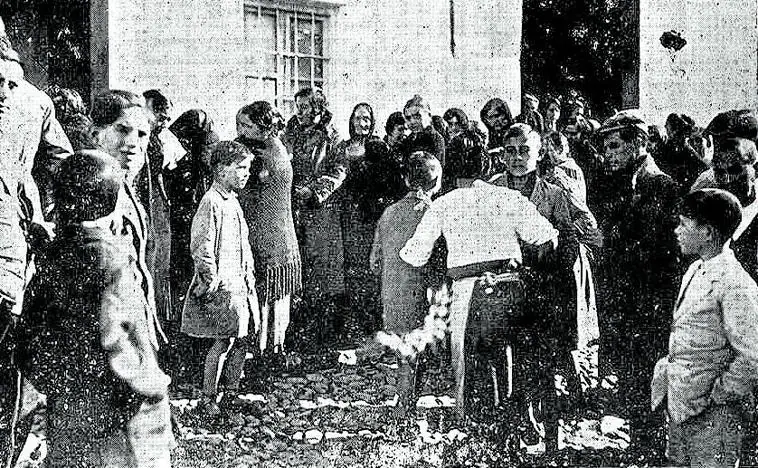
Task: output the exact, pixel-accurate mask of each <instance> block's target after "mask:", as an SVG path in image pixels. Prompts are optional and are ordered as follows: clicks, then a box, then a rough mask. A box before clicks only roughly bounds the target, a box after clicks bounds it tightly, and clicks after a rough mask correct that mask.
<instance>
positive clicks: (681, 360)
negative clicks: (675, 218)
mask: <svg viewBox="0 0 758 468" xmlns="http://www.w3.org/2000/svg"><path fill="white" fill-rule="evenodd" d="M680 213H681V214H680V216H679V225H678V227H677V228H676V230H675V233H676V237H677V241H678V243H679V246H680V248H681V251H682V254H683V255H685V256H697V257H698V259H697V260H696V261H695V262H694V263H692V265H691V266H690V267H689V269H688V270H687V273H685V275H684V277H683V279H682V285H681V288H680V289H679V296H678V299H677V301H676V305H675V312H674V318H673V323H672V326H671V336H670V338H669V353H668V355H667V356H665V357H664V358H662V359H661V360H660V361H658V363H657V364H656V366H655V373H654V376H653V381H652V407H653V410H655V409H657V408H658V407H660V406H661V404H662V403H663V401H664V400H667V410H668V415H669V422H670V424H669V453H668V455H669V458H671V459H672V460H673V461H674V462H675V463H676V464H687V463H689V464H690V465H691V466H724V467H727V466H735V465H736V463H737V462H738V460H739V453H740V445H741V439H742V436H743V433H744V421H743V418H744V416H745V415H744V410H743V408H747V406H746V405H750V406H752V407H754V406H755V405H754V404H750V403H751V399H752V390H753V382H754V380H755V377H756V365H757V364H758V287H757V286H756V284H755V282H754V281H753V280H752V279H751V277H750V275H749V274H748V273H747V272H746V271H745V269H744V268H743V267H742V265H740V263H739V262H738V261H737V259H736V258H735V257H734V252H733V251H732V249H731V248H729V239H730V238H731V237H732V235H733V234H734V232H735V230H736V229H737V227H738V226H739V224H740V221H741V219H742V213H741V208H740V203H739V201H738V200H737V198H735V197H734V196H733V195H731V194H730V193H728V192H725V191H723V190H718V189H703V190H696V191H694V192H691V193H689V194H687V195H686V196H685V197H684V198H683V199H682V202H681V211H680Z"/></svg>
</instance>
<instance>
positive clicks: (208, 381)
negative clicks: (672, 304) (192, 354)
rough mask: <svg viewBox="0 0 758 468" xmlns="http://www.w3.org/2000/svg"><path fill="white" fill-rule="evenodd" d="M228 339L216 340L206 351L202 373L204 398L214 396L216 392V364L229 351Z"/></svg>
mask: <svg viewBox="0 0 758 468" xmlns="http://www.w3.org/2000/svg"><path fill="white" fill-rule="evenodd" d="M229 342H230V339H229V338H216V340H215V341H214V342H213V346H211V349H209V350H208V354H207V355H206V356H205V369H204V371H203V393H204V394H205V395H206V396H211V395H215V394H216V393H217V391H218V389H217V387H216V376H217V375H218V363H219V361H220V360H221V355H222V354H224V353H225V352H226V350H227V349H229Z"/></svg>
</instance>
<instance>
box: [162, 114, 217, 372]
mask: <svg viewBox="0 0 758 468" xmlns="http://www.w3.org/2000/svg"><path fill="white" fill-rule="evenodd" d="M213 127H214V125H213V120H212V119H211V118H210V116H208V114H207V113H206V112H205V111H204V110H201V109H191V110H188V111H187V112H185V113H183V114H182V115H180V116H179V118H177V119H176V120H175V121H174V122H173V123H172V124H171V125H170V126H169V128H168V129H169V130H170V131H171V133H173V134H174V136H176V138H177V139H178V140H179V142H180V143H181V144H182V147H183V148H184V149H185V150H186V151H187V154H186V155H185V156H184V157H183V158H181V159H179V161H177V163H176V167H174V168H172V169H169V170H167V171H165V173H164V180H165V182H166V191H167V194H168V198H169V200H170V201H171V212H170V223H171V260H170V265H171V293H172V294H173V300H172V304H173V305H174V306H175V307H178V309H177V310H175V311H174V312H175V316H177V317H179V316H181V308H182V306H183V305H184V300H185V299H186V297H185V296H186V294H187V290H188V289H189V285H190V282H191V281H192V275H193V274H194V263H193V261H192V255H191V252H190V230H191V229H190V228H191V226H192V218H193V216H195V211H197V206H198V204H199V203H200V200H201V199H202V198H203V195H204V194H205V192H206V191H207V190H208V188H209V187H210V185H211V176H210V169H209V166H208V155H209V154H210V148H212V147H213V145H215V144H216V143H218V141H219V138H218V135H217V134H216V132H215V131H214V130H213ZM176 340H177V341H178V342H177V343H176V346H177V348H178V351H177V356H176V358H177V360H178V361H179V362H178V363H177V364H175V365H176V366H177V367H178V368H177V369H175V372H177V381H176V382H174V383H175V384H178V385H180V386H181V384H182V383H184V382H199V381H200V380H201V377H200V376H201V375H202V372H203V369H202V363H203V359H204V358H205V353H204V352H203V350H202V343H203V340H202V339H200V338H194V337H190V336H187V335H185V334H178V335H177V336H176Z"/></svg>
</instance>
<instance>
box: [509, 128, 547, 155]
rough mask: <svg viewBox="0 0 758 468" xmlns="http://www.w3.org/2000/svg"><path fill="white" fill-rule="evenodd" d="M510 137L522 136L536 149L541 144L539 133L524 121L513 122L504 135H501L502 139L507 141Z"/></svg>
mask: <svg viewBox="0 0 758 468" xmlns="http://www.w3.org/2000/svg"><path fill="white" fill-rule="evenodd" d="M511 138H523V139H524V140H526V143H527V144H528V145H530V146H531V145H535V146H536V148H538V149H539V148H540V147H541V146H542V138H540V134H539V133H537V132H536V131H535V130H534V129H533V128H532V127H530V126H529V125H527V124H524V123H517V124H513V125H511V127H510V128H509V129H508V130H506V132H505V135H503V141H508V140H510V139H511Z"/></svg>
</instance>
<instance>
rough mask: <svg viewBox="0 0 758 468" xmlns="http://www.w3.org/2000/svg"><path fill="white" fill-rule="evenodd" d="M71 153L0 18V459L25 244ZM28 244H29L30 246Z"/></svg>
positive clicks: (39, 235)
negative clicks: (51, 183) (26, 75)
mask: <svg viewBox="0 0 758 468" xmlns="http://www.w3.org/2000/svg"><path fill="white" fill-rule="evenodd" d="M70 154H71V144H70V143H69V141H68V139H67V138H66V135H65V133H64V132H63V129H62V128H61V126H60V124H59V123H58V121H57V120H55V113H54V110H53V104H52V102H51V101H50V98H48V97H47V96H45V95H44V93H42V92H41V91H40V90H38V89H37V88H35V87H34V86H32V85H31V84H30V83H28V82H26V81H25V80H24V72H23V69H22V68H21V63H20V59H19V56H18V54H17V53H16V51H15V50H13V47H12V46H11V44H10V41H9V40H8V36H7V35H6V34H5V26H4V24H3V23H2V20H1V19H0V460H3V461H5V459H6V457H8V456H9V455H10V454H9V452H10V450H11V449H12V447H11V444H10V442H9V440H8V438H9V436H10V421H11V420H12V415H13V407H14V399H15V395H16V388H17V382H18V381H19V380H18V379H19V378H20V377H19V375H18V372H17V370H16V369H15V367H14V365H13V362H12V358H11V356H12V350H13V339H12V336H13V333H12V332H13V328H14V324H15V323H16V322H17V321H18V317H19V315H20V314H21V304H22V302H23V301H22V296H23V292H24V288H25V287H26V284H27V281H28V279H29V276H30V275H29V273H30V271H32V268H30V262H29V258H30V253H29V251H30V247H34V246H36V245H38V242H39V241H44V240H45V239H48V238H49V236H50V224H49V223H47V222H46V221H45V215H46V214H47V213H48V211H49V210H47V211H46V210H45V207H49V206H50V205H51V201H52V196H51V195H50V194H51V193H52V186H46V185H45V184H43V185H42V186H40V187H38V185H37V182H36V181H35V178H34V177H33V176H32V173H33V172H35V175H37V174H39V175H41V176H43V177H41V178H40V179H39V180H44V181H52V180H53V179H54V177H55V173H56V168H57V167H58V165H59V164H60V162H62V161H63V159H65V158H66V157H68V155H70ZM32 250H33V249H32Z"/></svg>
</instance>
